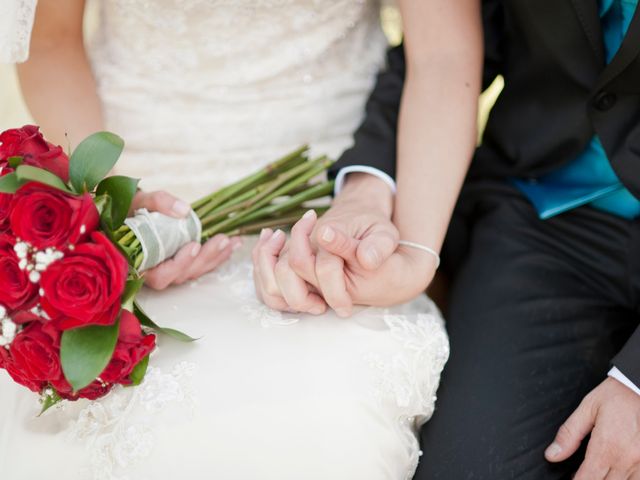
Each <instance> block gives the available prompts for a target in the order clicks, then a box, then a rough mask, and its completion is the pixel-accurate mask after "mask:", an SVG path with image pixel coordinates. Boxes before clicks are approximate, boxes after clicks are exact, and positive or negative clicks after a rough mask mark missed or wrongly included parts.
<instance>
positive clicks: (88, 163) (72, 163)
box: [69, 132, 124, 193]
mask: <svg viewBox="0 0 640 480" xmlns="http://www.w3.org/2000/svg"><path fill="white" fill-rule="evenodd" d="M123 148H124V141H123V140H122V139H121V138H120V137H119V136H117V135H115V134H113V133H109V132H99V133H94V134H93V135H91V136H89V137H87V138H85V139H84V140H83V141H82V142H80V145H78V146H77V147H76V149H75V150H74V151H73V153H72V154H71V158H70V159H69V177H70V179H71V185H72V186H73V188H74V189H75V190H76V191H77V192H79V193H80V192H85V191H86V192H90V191H92V190H93V189H94V188H95V186H96V185H97V184H98V183H99V182H100V181H101V180H102V179H103V178H104V177H105V176H106V175H107V174H108V173H109V172H110V171H111V169H112V168H113V166H114V165H115V164H116V162H117V161H118V158H120V154H121V153H122V149H123Z"/></svg>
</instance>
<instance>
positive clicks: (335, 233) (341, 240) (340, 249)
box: [317, 225, 360, 262]
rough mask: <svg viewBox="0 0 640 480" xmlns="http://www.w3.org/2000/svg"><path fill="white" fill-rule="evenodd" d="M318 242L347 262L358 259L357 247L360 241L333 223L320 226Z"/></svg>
mask: <svg viewBox="0 0 640 480" xmlns="http://www.w3.org/2000/svg"><path fill="white" fill-rule="evenodd" d="M317 242H318V245H319V246H320V247H322V248H323V249H324V250H326V251H327V252H329V253H332V254H334V255H337V256H338V257H341V258H342V259H343V260H345V261H346V262H354V261H357V259H356V249H357V248H358V244H359V243H360V242H359V241H358V240H356V239H355V238H353V237H350V236H349V235H347V234H345V233H344V232H343V231H342V230H339V229H338V228H336V227H335V226H333V225H324V226H322V227H321V228H320V231H319V232H318V235H317Z"/></svg>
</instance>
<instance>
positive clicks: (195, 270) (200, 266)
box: [132, 191, 241, 290]
mask: <svg viewBox="0 0 640 480" xmlns="http://www.w3.org/2000/svg"><path fill="white" fill-rule="evenodd" d="M139 208H146V209H147V210H149V211H154V212H160V213H162V214H164V215H168V216H170V217H174V218H185V217H186V216H187V215H189V212H190V211H191V207H190V206H189V204H188V203H186V202H184V201H182V200H180V199H178V198H176V197H174V196H173V195H171V194H170V193H167V192H162V191H160V192H138V193H137V194H136V196H135V198H134V199H133V204H132V211H134V210H137V209H139ZM240 242H241V240H240V239H239V238H234V239H230V238H229V237H227V236H225V235H216V236H215V237H213V238H212V239H211V240H209V241H208V242H206V243H205V244H204V245H200V244H199V243H198V242H191V243H188V244H187V245H185V246H184V247H182V248H181V249H180V250H179V251H178V252H177V253H176V254H175V256H174V257H173V258H170V259H169V260H166V261H165V262H163V263H161V264H160V265H158V266H157V267H154V268H152V269H150V270H147V271H146V272H145V273H144V278H145V283H146V284H147V285H148V286H150V287H151V288H153V289H155V290H163V289H165V288H167V287H169V286H170V285H179V284H181V283H184V282H186V281H189V280H194V279H196V278H198V277H201V276H202V275H204V274H205V273H208V272H210V271H212V270H214V269H215V268H217V267H218V266H219V265H220V264H221V263H223V262H225V261H226V260H228V259H229V257H230V256H231V254H232V253H233V250H234V249H235V248H237V246H239V245H240Z"/></svg>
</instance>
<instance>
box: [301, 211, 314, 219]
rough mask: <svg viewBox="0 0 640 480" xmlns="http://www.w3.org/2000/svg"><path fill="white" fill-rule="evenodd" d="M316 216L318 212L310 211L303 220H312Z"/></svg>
mask: <svg viewBox="0 0 640 480" xmlns="http://www.w3.org/2000/svg"><path fill="white" fill-rule="evenodd" d="M315 216H316V211H315V210H309V211H308V212H307V213H305V214H304V215H303V216H302V218H311V217H315Z"/></svg>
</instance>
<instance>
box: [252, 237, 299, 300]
mask: <svg viewBox="0 0 640 480" xmlns="http://www.w3.org/2000/svg"><path fill="white" fill-rule="evenodd" d="M273 236H274V232H273V230H271V229H270V228H266V229H264V230H263V231H262V232H261V233H260V238H259V240H258V243H257V244H256V246H255V247H254V248H253V251H252V252H251V254H252V257H253V282H254V284H255V287H256V294H257V295H258V298H259V299H260V300H261V301H262V302H263V303H264V304H265V305H266V306H267V307H269V308H273V309H274V310H281V311H288V310H290V308H289V305H287V302H285V300H284V298H282V296H281V295H280V291H279V290H278V289H277V284H276V281H275V276H274V269H275V264H276V262H277V261H278V255H279V254H280V252H281V251H282V248H283V247H284V240H285V238H284V234H282V235H281V234H280V233H279V234H278V235H277V236H276V237H277V238H276V239H274V240H273V241H271V240H272V238H273ZM267 290H269V291H270V292H272V293H273V295H271V294H269V293H268V291H267Z"/></svg>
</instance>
